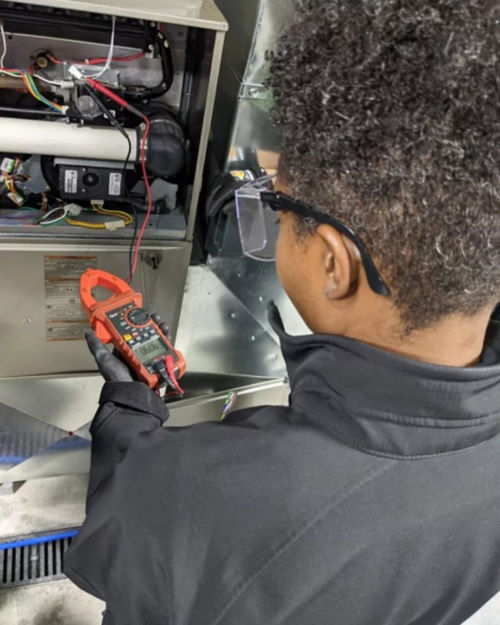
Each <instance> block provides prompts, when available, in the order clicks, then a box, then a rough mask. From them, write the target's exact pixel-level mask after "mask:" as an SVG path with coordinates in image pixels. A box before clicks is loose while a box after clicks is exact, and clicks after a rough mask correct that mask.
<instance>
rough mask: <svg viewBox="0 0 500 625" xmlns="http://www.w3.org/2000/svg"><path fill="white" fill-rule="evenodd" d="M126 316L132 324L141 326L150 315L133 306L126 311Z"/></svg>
mask: <svg viewBox="0 0 500 625" xmlns="http://www.w3.org/2000/svg"><path fill="white" fill-rule="evenodd" d="M127 318H128V322H129V323H131V324H132V325H134V326H143V325H146V323H148V321H149V320H150V319H151V315H150V314H149V313H147V312H146V311H145V310H143V309H142V308H134V309H132V310H131V311H130V312H129V313H128V315H127Z"/></svg>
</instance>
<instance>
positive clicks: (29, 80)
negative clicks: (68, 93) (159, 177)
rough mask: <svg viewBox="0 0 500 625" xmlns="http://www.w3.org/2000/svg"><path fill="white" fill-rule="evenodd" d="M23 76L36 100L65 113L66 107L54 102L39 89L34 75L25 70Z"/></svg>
mask: <svg viewBox="0 0 500 625" xmlns="http://www.w3.org/2000/svg"><path fill="white" fill-rule="evenodd" d="M22 78H23V82H24V84H25V85H26V87H27V89H28V91H29V92H30V93H31V95H32V96H33V97H34V98H35V99H36V100H39V101H40V102H42V104H45V105H46V106H48V107H49V108H51V109H54V110H55V111H57V112H58V113H61V114H63V113H64V108H63V107H62V106H60V105H59V104H57V103H56V102H52V100H48V99H47V98H46V97H45V96H43V95H42V94H41V93H40V91H39V90H38V87H37V86H36V84H35V81H34V80H33V77H32V76H31V75H30V74H29V73H28V72H23V76H22Z"/></svg>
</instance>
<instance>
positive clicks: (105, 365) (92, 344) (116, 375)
mask: <svg viewBox="0 0 500 625" xmlns="http://www.w3.org/2000/svg"><path fill="white" fill-rule="evenodd" d="M85 338H86V339H87V345H88V346H89V349H90V351H91V353H92V356H94V358H95V361H96V363H97V366H98V368H99V371H100V372H101V375H102V377H103V378H104V379H105V380H106V381H107V382H133V381H134V379H133V377H132V374H131V373H130V369H129V368H128V367H127V365H126V364H125V363H123V362H122V361H121V360H120V359H119V358H117V357H116V356H113V354H112V353H111V352H109V351H108V350H107V349H106V347H105V346H104V343H103V342H102V341H101V340H100V339H98V338H97V336H96V334H95V332H92V331H89V332H86V333H85Z"/></svg>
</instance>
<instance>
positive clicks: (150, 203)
mask: <svg viewBox="0 0 500 625" xmlns="http://www.w3.org/2000/svg"><path fill="white" fill-rule="evenodd" d="M69 71H70V74H72V76H74V77H75V78H76V79H77V80H80V81H86V82H88V84H89V85H90V86H91V87H92V88H93V89H95V90H97V91H99V92H100V93H102V94H103V95H105V96H106V97H108V98H110V99H111V100H113V101H114V102H116V103H117V104H119V105H120V106H121V107H123V108H125V109H126V110H128V111H130V112H131V113H133V114H134V115H136V116H137V117H140V118H141V119H142V120H143V122H144V124H145V129H144V132H143V135H142V141H141V151H140V161H141V168H142V175H143V179H144V185H145V187H146V196H147V211H146V216H145V218H144V222H143V224H142V226H141V229H140V230H139V234H138V236H137V241H136V243H135V251H134V254H133V259H132V267H131V271H130V275H129V276H128V278H127V282H130V281H131V280H132V278H133V276H134V273H135V271H136V269H137V262H138V259H139V251H140V248H141V243H142V239H143V237H144V233H145V231H146V227H147V225H148V223H149V218H150V217H151V212H152V210H153V195H152V193H151V185H150V184H149V179H148V172H147V167H146V146H147V142H148V138H149V132H150V129H151V124H150V121H149V118H148V117H147V116H146V115H144V114H143V113H141V112H140V111H139V110H138V109H137V108H135V107H134V106H132V105H131V104H130V103H129V102H127V101H126V100H124V99H123V98H122V97H120V96H119V95H117V94H116V93H113V92H112V91H111V90H110V89H108V88H107V87H105V86H104V85H103V84H102V83H100V82H99V81H97V80H95V79H93V78H90V77H88V76H85V75H84V74H82V72H80V71H79V70H78V68H76V67H75V66H71V67H70V69H69ZM125 134H126V133H125Z"/></svg>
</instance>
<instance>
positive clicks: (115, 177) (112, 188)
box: [108, 173, 122, 195]
mask: <svg viewBox="0 0 500 625" xmlns="http://www.w3.org/2000/svg"><path fill="white" fill-rule="evenodd" d="M121 192H122V175H121V174H119V173H111V174H109V184H108V193H109V195H120V194H121Z"/></svg>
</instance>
